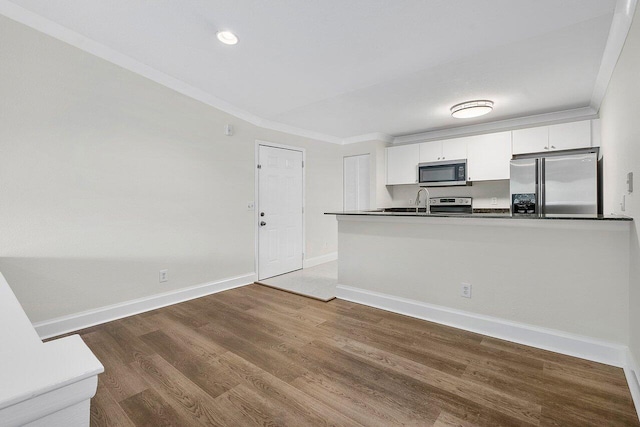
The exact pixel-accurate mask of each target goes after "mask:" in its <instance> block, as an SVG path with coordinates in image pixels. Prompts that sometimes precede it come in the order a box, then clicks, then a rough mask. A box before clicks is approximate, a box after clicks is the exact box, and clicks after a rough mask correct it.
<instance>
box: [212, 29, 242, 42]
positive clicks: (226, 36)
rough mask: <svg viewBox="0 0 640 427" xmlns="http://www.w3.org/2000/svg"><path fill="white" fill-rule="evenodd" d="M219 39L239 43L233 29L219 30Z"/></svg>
mask: <svg viewBox="0 0 640 427" xmlns="http://www.w3.org/2000/svg"><path fill="white" fill-rule="evenodd" d="M216 36H217V37H218V40H220V41H221V42H222V43H224V44H230V45H233V44H236V43H238V36H236V35H235V34H233V33H232V32H231V31H218V32H217V33H216Z"/></svg>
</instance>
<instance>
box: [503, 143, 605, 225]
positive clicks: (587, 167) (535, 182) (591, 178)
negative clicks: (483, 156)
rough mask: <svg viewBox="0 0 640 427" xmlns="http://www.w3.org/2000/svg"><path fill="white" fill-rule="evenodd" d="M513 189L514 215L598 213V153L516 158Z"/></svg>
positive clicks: (512, 181)
mask: <svg viewBox="0 0 640 427" xmlns="http://www.w3.org/2000/svg"><path fill="white" fill-rule="evenodd" d="M510 188H511V212H512V214H513V215H533V216H536V215H537V216H539V215H570V214H573V215H596V214H597V213H598V153H597V151H595V152H582V153H568V154H559V155H554V156H540V157H529V158H514V160H512V161H511V182H510Z"/></svg>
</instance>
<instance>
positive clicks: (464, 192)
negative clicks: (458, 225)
mask: <svg viewBox="0 0 640 427" xmlns="http://www.w3.org/2000/svg"><path fill="white" fill-rule="evenodd" d="M389 188H392V196H393V198H392V203H393V206H409V205H410V202H411V203H413V202H414V201H415V199H416V194H417V192H418V189H419V188H420V187H419V186H418V185H394V186H389ZM429 193H430V195H431V197H443V196H460V197H463V196H466V197H469V196H470V197H473V207H474V208H475V209H478V208H509V181H508V180H501V181H483V182H474V183H473V185H471V186H465V187H440V188H438V187H432V188H429ZM423 197H424V196H423ZM494 197H495V198H496V199H497V200H496V202H497V203H496V204H495V205H493V204H492V201H491V199H492V198H494Z"/></svg>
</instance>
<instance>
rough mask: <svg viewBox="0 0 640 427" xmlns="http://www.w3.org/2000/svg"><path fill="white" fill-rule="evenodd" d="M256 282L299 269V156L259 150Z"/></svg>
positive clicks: (278, 150) (292, 152) (281, 150)
mask: <svg viewBox="0 0 640 427" xmlns="http://www.w3.org/2000/svg"><path fill="white" fill-rule="evenodd" d="M258 164H259V165H260V166H259V169H258V192H259V193H258V223H259V225H258V230H259V231H258V279H266V278H267V277H272V276H277V275H279V274H284V273H288V272H290V271H294V270H299V269H301V268H302V202H303V201H302V152H301V151H295V150H288V149H285V148H275V147H269V146H266V145H260V146H259V149H258Z"/></svg>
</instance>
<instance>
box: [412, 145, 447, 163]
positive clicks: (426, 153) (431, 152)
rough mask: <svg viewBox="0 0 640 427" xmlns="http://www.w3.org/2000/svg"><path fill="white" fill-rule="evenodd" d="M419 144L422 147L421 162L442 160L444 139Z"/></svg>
mask: <svg viewBox="0 0 640 427" xmlns="http://www.w3.org/2000/svg"><path fill="white" fill-rule="evenodd" d="M418 146H419V147H420V163H426V162H439V161H440V160H442V141H429V142H423V143H421V144H418Z"/></svg>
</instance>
